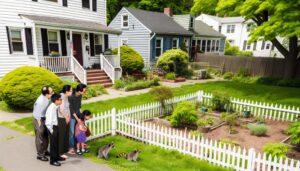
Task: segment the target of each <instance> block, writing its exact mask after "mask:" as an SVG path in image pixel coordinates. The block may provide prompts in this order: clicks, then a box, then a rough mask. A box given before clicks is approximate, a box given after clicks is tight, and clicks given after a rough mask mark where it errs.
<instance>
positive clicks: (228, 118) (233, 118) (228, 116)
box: [221, 112, 239, 127]
mask: <svg viewBox="0 0 300 171" xmlns="http://www.w3.org/2000/svg"><path fill="white" fill-rule="evenodd" d="M238 117H239V116H238V114H237V113H226V112H222V113H221V118H222V120H224V121H225V122H226V124H228V125H229V126H230V127H233V126H235V125H237V119H238Z"/></svg>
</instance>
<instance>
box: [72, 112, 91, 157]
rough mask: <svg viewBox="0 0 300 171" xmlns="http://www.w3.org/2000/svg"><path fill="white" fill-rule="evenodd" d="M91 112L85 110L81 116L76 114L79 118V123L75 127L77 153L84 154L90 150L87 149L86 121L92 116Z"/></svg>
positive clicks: (77, 118)
mask: <svg viewBox="0 0 300 171" xmlns="http://www.w3.org/2000/svg"><path fill="white" fill-rule="evenodd" d="M91 115H92V114H91V112H90V111H88V110H85V111H83V112H82V114H81V115H80V116H76V115H74V117H75V118H76V120H77V124H76V127H75V138H76V141H77V144H76V146H77V150H76V154H77V155H82V154H83V153H87V152H88V150H86V149H85V141H86V131H87V127H86V126H85V121H86V120H88V119H90V118H91Z"/></svg>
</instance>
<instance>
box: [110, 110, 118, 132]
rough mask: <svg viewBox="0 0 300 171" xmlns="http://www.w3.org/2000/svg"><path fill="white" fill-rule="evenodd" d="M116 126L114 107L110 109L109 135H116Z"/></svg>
mask: <svg viewBox="0 0 300 171" xmlns="http://www.w3.org/2000/svg"><path fill="white" fill-rule="evenodd" d="M116 128H117V122H116V108H113V109H112V110H111V129H112V130H111V135H112V136H114V135H116Z"/></svg>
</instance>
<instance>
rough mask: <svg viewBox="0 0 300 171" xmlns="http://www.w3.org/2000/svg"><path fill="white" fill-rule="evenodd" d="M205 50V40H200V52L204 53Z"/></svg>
mask: <svg viewBox="0 0 300 171" xmlns="http://www.w3.org/2000/svg"><path fill="white" fill-rule="evenodd" d="M205 49H206V40H202V47H201V51H202V52H205Z"/></svg>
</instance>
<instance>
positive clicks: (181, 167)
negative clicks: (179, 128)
mask: <svg viewBox="0 0 300 171" xmlns="http://www.w3.org/2000/svg"><path fill="white" fill-rule="evenodd" d="M111 142H114V144H115V146H116V147H115V148H114V149H113V150H112V151H111V153H110V155H109V159H108V160H104V159H98V158H97V157H96V153H97V149H98V148H99V147H100V146H102V145H105V144H108V143H111ZM89 145H90V147H91V148H90V150H91V152H90V153H88V154H86V155H85V157H87V158H89V159H91V160H92V161H94V162H97V163H105V164H108V165H109V166H110V167H112V168H113V169H115V170H118V171H137V170H138V171H153V170H155V171H167V170H172V171H226V170H228V169H224V168H221V167H217V166H214V165H211V164H209V163H207V162H206V161H201V160H198V159H196V158H193V157H191V156H188V155H183V154H180V153H179V152H177V151H172V150H164V149H162V148H160V147H156V146H150V145H147V144H144V143H141V142H137V141H133V140H129V139H127V138H125V137H121V136H114V137H106V138H101V139H97V140H93V141H91V142H89ZM134 149H139V150H141V151H142V152H141V154H140V156H139V159H138V162H136V163H135V162H130V161H127V160H126V159H124V158H121V159H120V158H116V157H115V156H116V155H118V154H119V153H122V152H129V151H132V150H134Z"/></svg>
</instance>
